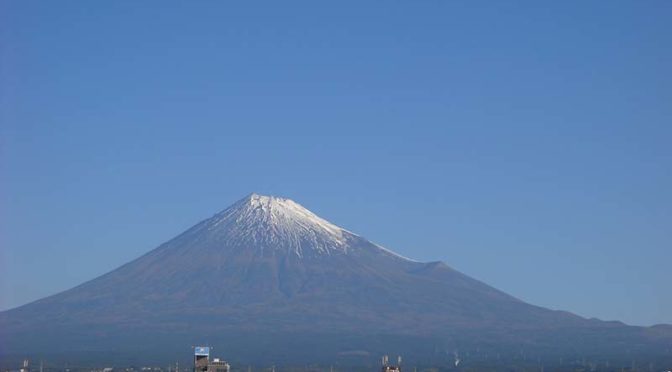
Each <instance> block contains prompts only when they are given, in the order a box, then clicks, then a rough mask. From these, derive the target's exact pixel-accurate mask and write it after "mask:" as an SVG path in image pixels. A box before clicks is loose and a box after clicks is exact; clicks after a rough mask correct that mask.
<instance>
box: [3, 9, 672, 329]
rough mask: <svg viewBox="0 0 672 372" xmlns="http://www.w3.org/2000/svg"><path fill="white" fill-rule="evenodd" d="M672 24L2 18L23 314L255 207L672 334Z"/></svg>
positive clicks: (662, 16)
mask: <svg viewBox="0 0 672 372" xmlns="http://www.w3.org/2000/svg"><path fill="white" fill-rule="evenodd" d="M670 19H672V2H669V1H650V2H646V3H643V2H636V1H609V2H581V1H563V2H495V1H492V2H479V1H470V2H442V1H428V2H384V3H383V2H361V1H357V2H347V1H346V2H342V1H339V2H332V3H324V2H264V3H261V2H248V3H244V4H243V3H237V4H234V3H232V2H215V1H212V2H199V3H193V2H174V3H173V2H165V1H155V2H152V1H143V2H86V1H79V2H78V1H69V2H50V1H42V2H36V1H3V2H0V45H1V47H0V141H1V142H0V146H1V147H0V177H1V182H0V198H1V199H0V203H1V204H0V213H1V215H0V218H1V220H0V246H1V249H0V270H1V271H0V309H7V308H11V307H15V306H18V305H21V304H24V303H26V302H29V301H33V300H35V299H38V298H40V297H43V296H46V295H50V294H54V293H57V292H59V291H62V290H65V289H68V288H71V287H73V286H75V285H77V284H80V283H82V282H83V281H86V280H89V279H92V278H94V277H96V276H98V275H101V274H103V273H105V272H107V271H109V270H112V269H114V268H116V267H118V266H119V265H121V264H123V263H125V262H127V261H129V260H132V259H134V258H136V257H138V256H139V255H141V254H143V253H145V252H147V251H148V250H150V249H152V248H155V247H156V246H157V245H159V244H160V243H162V242H164V241H166V240H168V239H170V238H172V237H173V236H175V235H177V234H178V233H180V232H181V231H183V230H184V229H186V228H188V227H190V226H191V225H193V224H195V223H196V222H198V221H200V220H202V219H204V218H207V217H209V216H211V215H212V214H214V213H215V212H217V211H219V210H221V209H223V208H225V207H227V206H228V205H230V204H232V203H233V202H235V201H236V200H238V199H240V198H242V197H243V196H244V195H246V194H249V193H250V192H257V193H262V194H272V195H278V196H286V197H290V198H292V199H294V200H296V201H297V202H299V203H301V204H303V205H304V206H306V207H307V208H309V209H311V210H312V211H314V212H315V213H317V214H319V215H320V216H322V217H324V218H326V219H328V220H330V221H332V222H334V223H336V224H338V225H340V226H343V227H345V228H347V229H349V230H351V231H354V232H356V233H359V234H361V235H363V236H365V237H367V238H369V239H371V240H373V241H375V242H377V243H379V244H382V245H383V246H386V247H388V248H390V249H393V250H395V251H397V252H399V253H400V254H402V255H405V256H408V257H412V258H415V259H418V260H423V261H434V260H443V261H445V262H447V263H448V264H449V265H451V266H453V267H455V268H456V269H458V270H460V271H462V272H464V273H466V274H468V275H471V276H473V277H475V278H477V279H480V280H482V281H484V282H486V283H488V284H491V285H493V286H495V287H497V288H499V289H502V290H504V291H506V292H508V293H510V294H512V295H514V296H516V297H519V298H521V299H523V300H526V301H528V302H531V303H533V304H537V305H541V306H546V307H550V308H553V309H564V310H569V311H572V312H575V313H577V314H579V315H582V316H586V317H598V318H601V319H605V320H612V319H618V320H622V321H625V322H627V323H630V324H640V325H651V324H655V323H663V322H665V323H672V287H671V286H670V284H669V283H670V262H672V244H671V243H672V194H671V192H670V190H672V145H671V144H672V104H671V102H672V73H671V71H670V66H672V48H671V47H670V46H671V45H672V23H670Z"/></svg>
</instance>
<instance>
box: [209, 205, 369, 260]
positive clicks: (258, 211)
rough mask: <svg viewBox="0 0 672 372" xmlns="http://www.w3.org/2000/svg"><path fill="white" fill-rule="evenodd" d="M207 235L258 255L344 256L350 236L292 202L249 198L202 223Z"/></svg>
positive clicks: (348, 233)
mask: <svg viewBox="0 0 672 372" xmlns="http://www.w3.org/2000/svg"><path fill="white" fill-rule="evenodd" d="M204 227H205V228H206V229H207V233H208V235H210V236H212V237H214V238H216V239H217V240H222V241H224V240H225V241H226V242H227V243H228V244H230V245H236V246H241V247H254V248H256V249H259V250H261V251H262V253H263V252H264V251H267V250H286V251H287V252H288V253H293V254H296V255H297V256H299V257H303V256H304V255H305V254H307V253H309V254H320V255H322V254H344V253H347V250H348V247H349V245H348V241H349V240H350V239H352V238H353V237H356V236H355V235H354V234H352V233H350V232H348V231H346V230H344V229H342V228H340V227H338V226H336V225H334V224H332V223H330V222H328V221H326V220H324V219H322V218H320V217H318V216H317V215H315V214H314V213H313V212H311V211H309V210H308V209H306V208H304V207H303V206H301V205H300V204H298V203H296V202H294V201H293V200H290V199H286V198H280V197H275V196H266V195H259V194H250V195H248V196H246V197H245V198H243V199H241V200H239V201H238V202H236V203H235V204H233V205H232V206H231V207H229V208H227V209H225V210H224V211H222V212H220V213H218V214H216V215H215V216H214V217H212V218H211V219H209V220H207V221H205V226H204Z"/></svg>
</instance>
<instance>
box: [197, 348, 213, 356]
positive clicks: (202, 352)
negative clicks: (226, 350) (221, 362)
mask: <svg viewBox="0 0 672 372" xmlns="http://www.w3.org/2000/svg"><path fill="white" fill-rule="evenodd" d="M194 355H210V347H209V346H196V347H195V348H194Z"/></svg>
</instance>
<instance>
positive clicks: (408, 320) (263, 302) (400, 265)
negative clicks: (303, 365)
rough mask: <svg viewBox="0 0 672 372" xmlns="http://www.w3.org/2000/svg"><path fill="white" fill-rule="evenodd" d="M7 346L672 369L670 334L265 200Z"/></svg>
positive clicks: (40, 310)
mask: <svg viewBox="0 0 672 372" xmlns="http://www.w3.org/2000/svg"><path fill="white" fill-rule="evenodd" d="M512 270H515V268H512ZM0 340H2V342H1V343H0V345H1V346H0V348H1V349H0V359H3V358H2V356H3V355H4V356H5V357H6V358H11V357H18V356H21V357H23V356H24V355H30V354H31V353H32V354H35V355H37V354H39V355H52V356H54V357H60V358H63V359H67V358H73V356H76V357H77V358H80V359H81V358H84V359H86V358H88V359H91V360H94V359H96V358H98V359H101V360H109V359H110V358H117V360H130V361H138V360H146V358H149V359H152V360H166V359H165V358H172V359H169V360H174V359H175V358H176V357H175V356H174V355H176V353H182V355H187V353H188V350H189V347H190V346H191V345H195V344H202V343H210V344H212V345H218V347H220V348H221V350H223V352H225V353H226V354H227V355H229V356H230V357H232V358H234V359H237V360H241V361H248V362H254V361H262V360H272V361H276V362H278V361H285V362H287V363H290V362H312V361H330V360H332V361H333V360H337V359H339V358H340V359H348V358H350V359H353V358H354V359H358V358H359V359H362V358H363V359H367V360H369V359H373V360H377V358H378V356H379V355H382V354H383V353H388V352H389V353H394V352H397V353H403V354H404V355H405V356H406V357H407V359H409V358H410V359H413V358H417V360H433V361H442V360H449V359H451V358H453V354H454V353H455V352H457V351H458V350H459V352H460V353H461V354H462V355H465V354H466V355H469V357H468V358H465V357H462V358H463V359H465V360H468V359H473V360H478V359H483V360H486V359H488V358H494V356H495V355H497V357H498V358H501V356H502V355H504V356H505V357H506V356H511V355H513V356H511V357H510V358H513V359H515V358H521V355H524V357H525V358H538V359H540V360H541V359H543V358H561V357H574V356H584V357H585V356H595V357H605V358H606V357H612V356H622V355H628V357H629V358H633V356H639V355H641V356H643V357H646V358H649V357H651V356H654V357H655V358H658V359H660V358H662V359H663V360H670V361H672V352H671V350H672V330H670V327H669V326H656V327H633V326H627V325H624V324H622V323H620V322H604V321H600V320H596V319H585V318H582V317H579V316H577V315H574V314H571V313H569V312H565V311H553V310H549V309H545V308H542V307H538V306H534V305H530V304H528V303H525V302H523V301H521V300H519V299H517V298H515V297H513V296H511V295H509V294H506V293H504V292H502V291H499V290H497V289H495V288H493V287H491V286H489V285H486V284H484V283H482V282H480V281H478V280H476V279H472V278H470V277H468V276H466V275H464V274H462V273H460V272H458V271H456V270H455V269H453V268H451V267H450V266H448V265H447V264H445V263H443V262H429V263H425V262H418V261H414V260H412V259H409V258H406V257H403V256H401V255H398V254H396V253H394V252H392V251H390V250H388V249H385V248H383V247H381V246H379V245H377V244H375V243H372V242H370V241H368V240H367V239H365V238H363V237H361V236H359V235H357V234H355V233H353V232H350V231H348V230H345V229H343V228H341V227H338V226H336V225H334V224H332V223H330V222H328V221H326V220H324V219H322V218H320V217H318V216H317V215H315V214H314V213H312V212H310V211H309V210H307V209H306V208H304V207H302V206H301V205H299V204H297V203H295V202H294V201H292V200H289V199H284V198H279V197H273V196H262V195H257V194H251V195H249V196H247V197H245V198H243V199H241V200H239V201H238V202H236V203H234V204H233V205H232V206H230V207H229V208H227V209H225V210H223V211H222V212H219V213H217V214H215V215H214V216H213V217H211V218H209V219H206V220H204V221H202V222H200V223H198V224H196V225H195V226H193V227H192V228H190V229H188V230H187V231H185V232H183V233H182V234H180V235H178V236H177V237H175V238H173V239H171V240H169V241H168V242H166V243H164V244H162V245H160V246H159V247H157V248H156V249H154V250H152V251H150V252H148V253H146V254H145V255H143V256H141V257H139V258H137V259H136V260H134V261H132V262H129V263H127V264H125V265H123V266H121V267H119V268H117V269H116V270H113V271H111V272H109V273H107V274H105V275H102V276H100V277H98V278H96V279H93V280H91V281H89V282H86V283H84V284H81V285H79V286H77V287H75V288H72V289H70V290H67V291H64V292H62V293H59V294H56V295H53V296H51V297H47V298H43V299H40V300H38V301H35V302H33V303H30V304H27V305H24V306H21V307H18V308H15V309H12V310H8V311H5V312H2V313H0ZM185 350H186V351H185ZM105 358H107V359H105ZM7 360H9V359H7Z"/></svg>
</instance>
